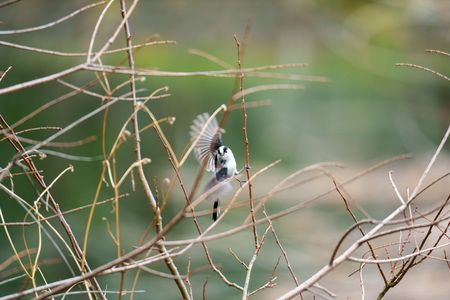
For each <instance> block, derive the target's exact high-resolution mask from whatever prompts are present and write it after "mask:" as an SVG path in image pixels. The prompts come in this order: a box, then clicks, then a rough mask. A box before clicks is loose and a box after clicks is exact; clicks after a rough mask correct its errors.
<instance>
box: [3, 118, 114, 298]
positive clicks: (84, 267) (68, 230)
mask: <svg viewBox="0 0 450 300" xmlns="http://www.w3.org/2000/svg"><path fill="white" fill-rule="evenodd" d="M0 121H1V122H2V123H3V125H2V124H0V129H5V128H6V129H8V130H9V133H10V134H8V141H9V142H10V143H11V145H12V146H13V147H14V149H15V150H16V151H17V152H18V153H19V154H20V153H24V152H25V148H24V147H23V146H22V144H21V143H20V141H19V140H18V139H17V137H16V136H15V134H14V131H13V129H12V128H10V127H9V125H8V123H7V122H6V120H5V119H4V118H3V116H2V115H0ZM20 156H21V157H22V158H23V159H24V160H25V162H26V164H27V165H28V167H29V169H30V170H31V171H32V174H33V177H34V178H35V179H36V181H37V182H38V183H39V185H40V186H41V188H42V189H43V190H47V196H48V199H49V201H50V203H51V205H52V206H53V208H54V209H55V211H56V214H57V216H58V219H59V221H60V223H61V225H62V226H63V228H64V231H65V232H66V234H67V236H68V237H69V240H70V244H71V247H72V250H73V251H74V253H75V255H76V259H77V262H78V264H79V267H80V269H82V270H87V271H90V267H89V265H88V263H87V261H85V260H82V257H83V255H82V251H81V248H80V246H79V244H78V242H77V240H76V238H75V236H74V234H73V232H72V229H71V227H70V225H69V223H68V222H67V221H66V219H65V218H64V216H63V214H62V212H61V210H60V208H59V204H58V203H57V202H56V201H55V200H54V198H53V196H52V195H51V193H50V191H48V187H47V185H46V183H45V181H44V178H43V177H42V176H41V175H40V174H39V172H38V170H37V168H36V166H35V165H34V162H33V160H32V159H31V158H29V156H28V154H21V155H20ZM91 283H92V285H93V286H94V287H95V289H96V290H97V291H98V292H99V296H100V298H101V299H105V298H104V296H103V294H102V290H101V288H100V285H99V283H98V282H97V280H96V279H95V277H94V278H92V280H91Z"/></svg>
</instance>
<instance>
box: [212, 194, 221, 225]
mask: <svg viewBox="0 0 450 300" xmlns="http://www.w3.org/2000/svg"><path fill="white" fill-rule="evenodd" d="M219 214H220V207H219V199H216V200H215V201H214V204H213V214H212V219H213V221H216V220H217V218H218V217H219Z"/></svg>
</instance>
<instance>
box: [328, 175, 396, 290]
mask: <svg viewBox="0 0 450 300" xmlns="http://www.w3.org/2000/svg"><path fill="white" fill-rule="evenodd" d="M333 184H334V186H335V188H336V191H337V192H338V193H339V195H340V196H341V199H342V200H343V201H344V205H345V209H346V210H347V211H348V213H349V214H350V216H351V217H352V219H353V221H354V222H355V224H358V219H357V218H356V216H355V214H354V213H353V211H352V210H351V208H350V206H349V205H348V202H347V199H346V198H345V196H344V194H343V193H342V192H341V190H340V188H339V186H338V184H337V183H336V180H334V179H333ZM357 226H358V230H359V232H360V233H361V235H362V236H365V235H366V233H365V232H364V230H363V229H362V227H361V226H360V225H357ZM367 246H368V247H369V249H370V252H371V253H372V256H373V258H375V259H376V258H377V256H376V254H375V250H374V249H373V247H372V245H371V244H370V243H369V242H367ZM332 263H333V260H331V261H330V264H332ZM377 268H378V271H379V272H380V275H381V277H382V278H383V281H384V285H387V283H388V282H387V279H386V276H385V275H384V272H383V270H382V269H381V265H379V264H377ZM361 278H362V277H361Z"/></svg>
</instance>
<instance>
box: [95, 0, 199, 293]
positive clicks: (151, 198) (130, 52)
mask: <svg viewBox="0 0 450 300" xmlns="http://www.w3.org/2000/svg"><path fill="white" fill-rule="evenodd" d="M135 3H136V2H134V3H133V5H135ZM120 8H121V14H122V19H123V20H122V22H123V28H124V31H125V36H126V45H127V48H128V49H127V56H128V63H129V66H130V68H131V70H134V55H133V50H132V46H133V45H132V40H131V30H130V25H129V23H128V18H129V14H128V13H127V8H126V5H125V0H121V1H120ZM129 13H131V9H130V11H129ZM105 46H106V45H105ZM102 50H103V51H104V50H106V47H104V48H102ZM97 56H98V54H97V55H96V56H95V57H97ZM95 57H94V60H95ZM134 76H135V75H134V72H132V73H131V74H130V89H131V92H132V97H133V98H134V99H133V117H132V120H131V121H132V123H133V131H134V135H135V141H136V142H135V153H136V161H141V160H142V154H141V139H140V134H139V132H140V131H139V122H138V118H137V111H138V103H137V101H136V81H135V79H134ZM138 173H139V178H140V180H141V184H142V186H143V189H144V193H145V195H146V196H147V199H149V201H150V202H151V204H152V206H153V210H154V213H155V218H156V220H157V221H156V224H155V225H156V231H157V232H158V233H159V232H161V231H162V217H161V212H160V210H159V207H158V206H157V205H156V200H155V198H154V196H153V193H152V190H151V188H150V185H149V184H148V182H147V179H146V178H145V174H144V169H143V167H142V164H139V165H138ZM158 247H159V249H160V251H161V253H167V249H166V248H165V246H164V245H158ZM165 262H166V265H167V267H168V269H169V270H170V272H171V273H172V275H174V276H176V279H175V283H176V285H177V286H178V289H179V290H180V293H181V296H182V297H183V298H184V299H190V296H189V292H188V290H187V289H186V286H185V285H184V283H183V280H182V278H181V275H180V273H179V272H178V269H177V267H176V265H175V263H174V261H173V259H172V258H171V257H170V256H169V257H167V258H166V259H165Z"/></svg>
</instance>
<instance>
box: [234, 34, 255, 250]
mask: <svg viewBox="0 0 450 300" xmlns="http://www.w3.org/2000/svg"><path fill="white" fill-rule="evenodd" d="M234 40H235V41H236V47H237V56H238V69H239V80H240V89H239V90H240V93H241V95H242V97H241V104H242V114H243V115H244V125H243V128H242V131H243V132H244V142H245V173H246V174H247V180H248V198H249V203H250V213H251V215H252V229H253V237H254V239H255V248H258V244H259V242H258V233H257V231H256V218H255V210H254V207H253V191H252V186H253V184H252V182H251V180H250V154H249V149H248V135H247V110H246V109H245V95H244V72H242V65H241V44H240V43H239V40H238V39H237V36H236V34H235V35H234Z"/></svg>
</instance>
